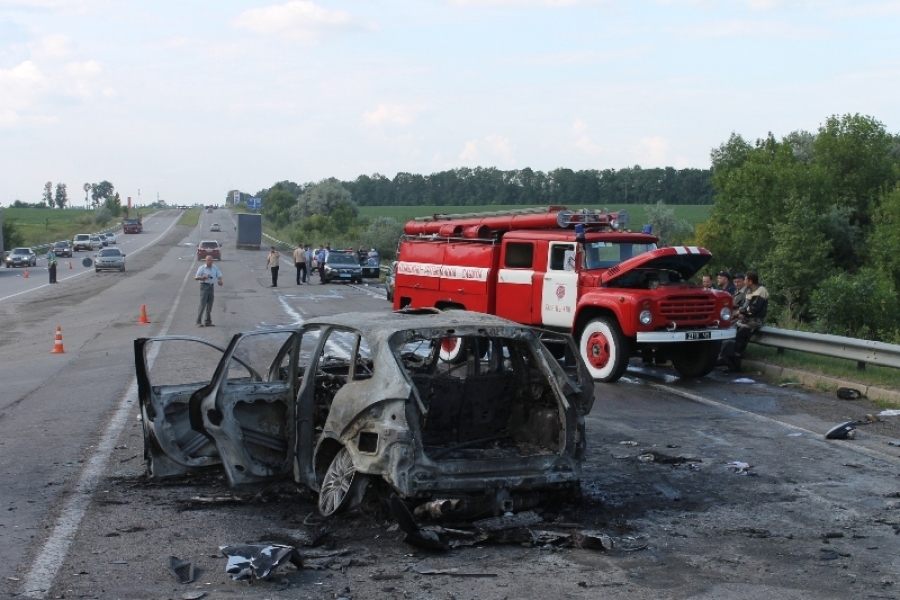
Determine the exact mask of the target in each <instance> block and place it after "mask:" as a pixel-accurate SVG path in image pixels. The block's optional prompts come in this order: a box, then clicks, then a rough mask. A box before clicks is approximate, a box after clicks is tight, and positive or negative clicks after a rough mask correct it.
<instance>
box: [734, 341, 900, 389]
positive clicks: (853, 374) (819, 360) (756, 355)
mask: <svg viewBox="0 0 900 600" xmlns="http://www.w3.org/2000/svg"><path fill="white" fill-rule="evenodd" d="M747 358H748V359H750V360H759V361H765V362H768V363H772V364H777V365H780V366H783V367H795V368H797V369H801V370H803V371H809V372H813V373H821V374H822V375H827V376H828V377H835V378H839V379H846V380H847V381H853V382H856V383H859V384H860V385H874V386H876V387H882V388H885V389H893V390H900V370H898V369H892V368H890V367H878V366H872V365H866V368H865V370H863V371H860V370H858V369H857V367H856V361H854V360H846V359H843V358H831V357H828V356H818V355H816V354H807V353H805V352H798V351H796V350H785V351H784V352H782V353H781V354H779V353H778V349H777V348H769V347H767V346H759V345H757V344H752V343H751V344H750V346H749V347H748V349H747ZM824 391H828V392H831V391H833V390H824Z"/></svg>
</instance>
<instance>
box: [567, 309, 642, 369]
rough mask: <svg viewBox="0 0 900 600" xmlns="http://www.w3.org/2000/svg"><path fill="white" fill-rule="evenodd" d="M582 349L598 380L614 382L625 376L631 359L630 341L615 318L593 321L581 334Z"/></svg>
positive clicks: (600, 318) (589, 367) (586, 361)
mask: <svg viewBox="0 0 900 600" xmlns="http://www.w3.org/2000/svg"><path fill="white" fill-rule="evenodd" d="M578 346H579V349H580V350H581V356H582V357H583V358H584V362H585V363H587V367H588V371H590V373H591V376H592V377H593V378H594V379H596V380H598V381H605V382H612V381H616V380H617V379H619V378H620V377H621V376H622V375H624V374H625V369H627V368H628V359H629V358H630V353H629V351H628V339H627V338H626V337H625V334H623V333H622V328H621V327H619V324H618V323H617V322H616V320H615V319H612V318H609V317H599V318H597V319H594V320H593V321H589V322H588V324H587V325H585V327H584V329H583V330H582V331H581V342H580V343H579V344H578Z"/></svg>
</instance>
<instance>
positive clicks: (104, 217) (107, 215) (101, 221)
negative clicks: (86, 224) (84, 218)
mask: <svg viewBox="0 0 900 600" xmlns="http://www.w3.org/2000/svg"><path fill="white" fill-rule="evenodd" d="M112 218H113V214H112V211H111V210H109V209H108V208H107V207H105V206H101V207H100V208H98V209H97V210H96V211H95V212H94V223H95V224H96V225H101V226H103V225H106V224H107V223H109V222H110V221H112Z"/></svg>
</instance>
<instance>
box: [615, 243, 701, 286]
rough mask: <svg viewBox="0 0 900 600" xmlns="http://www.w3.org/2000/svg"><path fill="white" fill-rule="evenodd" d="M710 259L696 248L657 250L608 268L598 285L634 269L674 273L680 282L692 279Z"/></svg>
mask: <svg viewBox="0 0 900 600" xmlns="http://www.w3.org/2000/svg"><path fill="white" fill-rule="evenodd" d="M711 259H712V254H711V253H710V251H709V250H707V249H706V248H700V247H697V246H667V247H665V248H657V249H656V250H650V251H649V252H644V253H643V254H638V255H637V256H635V257H633V258H630V259H628V260H626V261H624V262H621V263H619V264H618V265H616V266H614V267H610V268H609V269H607V270H606V271H605V272H604V273H603V274H601V275H600V283H601V284H608V283H610V282H611V281H613V280H615V279H616V278H617V277H621V276H622V275H624V274H625V273H629V272H631V271H634V270H635V269H659V270H667V271H674V272H676V273H678V274H679V275H680V276H681V279H682V280H685V281H686V280H688V279H690V278H691V277H693V276H694V275H695V274H696V273H697V271H699V270H700V269H702V268H703V267H704V266H706V265H707V263H709V261H710V260H711Z"/></svg>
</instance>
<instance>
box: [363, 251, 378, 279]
mask: <svg viewBox="0 0 900 600" xmlns="http://www.w3.org/2000/svg"><path fill="white" fill-rule="evenodd" d="M362 276H363V277H364V278H366V279H378V278H379V277H381V263H379V262H378V259H377V258H375V257H374V256H373V257H372V258H367V259H366V262H365V264H363V266H362Z"/></svg>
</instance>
